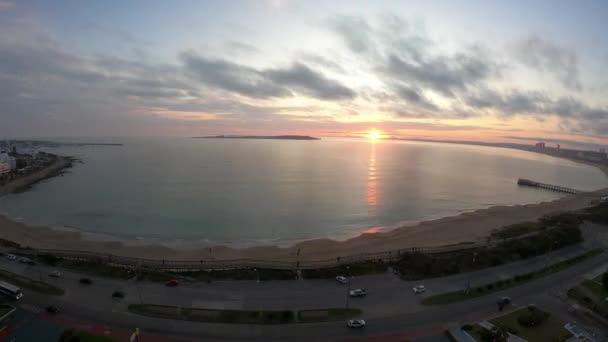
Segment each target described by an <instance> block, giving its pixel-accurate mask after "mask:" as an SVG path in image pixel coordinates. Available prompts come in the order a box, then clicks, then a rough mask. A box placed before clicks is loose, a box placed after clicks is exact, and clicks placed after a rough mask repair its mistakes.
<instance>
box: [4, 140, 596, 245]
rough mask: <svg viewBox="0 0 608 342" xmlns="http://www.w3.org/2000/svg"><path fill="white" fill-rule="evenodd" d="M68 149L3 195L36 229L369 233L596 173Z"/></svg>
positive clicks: (239, 149)
mask: <svg viewBox="0 0 608 342" xmlns="http://www.w3.org/2000/svg"><path fill="white" fill-rule="evenodd" d="M122 142H124V143H125V145H124V146H120V147H102V146H97V147H92V146H90V147H78V148H75V147H71V148H64V149H62V152H64V153H67V154H71V155H76V156H80V157H81V158H82V159H83V160H84V162H85V163H84V164H82V165H79V164H77V165H76V167H75V168H73V169H72V171H71V173H70V174H68V175H66V176H64V177H57V178H53V179H50V180H47V181H45V182H43V183H41V184H38V185H36V186H35V187H34V188H33V190H31V191H29V192H26V193H22V194H16V195H10V196H7V197H4V198H1V199H0V212H1V213H4V214H7V215H8V216H10V217H13V218H17V219H19V220H23V221H25V222H28V223H33V224H44V225H52V226H64V227H71V228H76V229H81V230H84V231H88V232H96V233H105V234H110V235H114V236H118V237H123V238H145V239H163V240H188V241H194V240H203V241H204V240H208V241H210V242H213V243H236V244H256V243H268V242H273V241H275V242H285V241H294V240H301V239H310V238H317V237H331V238H338V239H342V238H348V237H352V236H355V235H357V234H360V233H361V232H363V231H366V230H371V231H374V230H380V229H390V228H393V227H395V226H397V225H399V224H402V223H404V222H411V221H417V220H425V219H432V218H438V217H442V216H447V215H455V214H458V213H460V212H463V211H470V210H474V209H479V208H486V207H490V206H493V205H511V204H522V203H534V202H540V201H546V200H552V199H556V198H558V197H560V196H563V195H562V194H560V193H555V192H550V191H543V190H537V189H532V188H525V187H518V186H517V184H516V181H517V178H519V177H523V178H530V179H534V180H538V181H543V182H547V183H555V184H561V185H564V186H570V187H574V188H578V189H583V190H592V189H598V188H601V187H605V186H606V185H607V183H608V182H607V179H606V177H605V176H604V175H603V174H602V173H601V172H600V171H599V170H597V169H595V168H592V167H589V166H584V165H579V164H576V163H573V162H569V161H565V160H560V159H556V158H551V157H548V156H543V155H539V154H535V153H529V152H523V151H516V150H509V149H500V148H489V147H476V146H463V145H452V144H436V143H418V142H389V141H378V142H375V143H373V142H370V141H363V140H362V141H356V140H334V139H324V140H321V141H277V140H219V139H188V138H172V139H129V140H126V141H122Z"/></svg>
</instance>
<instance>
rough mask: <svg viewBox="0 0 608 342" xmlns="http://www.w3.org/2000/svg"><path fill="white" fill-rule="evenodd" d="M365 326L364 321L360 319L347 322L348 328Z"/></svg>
mask: <svg viewBox="0 0 608 342" xmlns="http://www.w3.org/2000/svg"><path fill="white" fill-rule="evenodd" d="M364 326H365V321H364V320H362V319H351V320H350V321H348V327H349V328H363V327H364Z"/></svg>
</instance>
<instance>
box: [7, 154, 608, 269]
mask: <svg viewBox="0 0 608 342" xmlns="http://www.w3.org/2000/svg"><path fill="white" fill-rule="evenodd" d="M69 160H70V159H69V158H67V157H66V158H61V159H59V160H58V161H56V162H55V163H53V164H51V165H50V166H49V167H47V168H45V169H43V170H40V171H38V172H37V173H36V174H35V175H31V176H28V177H29V178H28V177H25V178H23V179H19V180H18V184H9V185H10V189H12V190H14V189H16V188H22V187H24V186H27V184H29V183H35V182H37V181H40V180H41V179H45V178H48V177H51V176H52V175H54V174H58V173H60V171H61V170H62V169H63V168H65V167H67V166H68V161H69ZM591 165H593V166H596V167H598V168H600V169H601V170H602V171H603V172H604V173H605V174H608V169H607V168H606V167H605V166H603V165H597V164H591ZM26 178H27V179H26ZM28 182H29V183H28ZM15 183H17V182H15ZM5 187H6V186H5ZM10 189H2V190H1V191H2V192H1V193H0V195H1V194H2V193H8V192H9V191H8V190H10ZM607 194H608V189H602V190H597V191H594V192H587V193H580V194H576V195H569V196H566V197H563V198H560V199H557V200H554V201H548V202H541V203H536V204H525V205H513V206H493V207H490V208H487V209H480V210H476V211H472V212H466V213H462V214H460V215H456V216H450V217H444V218H440V219H436V220H429V221H423V222H419V223H415V224H411V225H405V226H401V227H399V228H396V229H393V230H390V231H386V232H383V231H378V232H374V233H365V234H362V235H360V236H357V237H354V238H351V239H348V240H345V241H335V240H331V239H312V240H307V241H302V242H298V243H294V244H293V245H291V246H288V247H279V246H273V245H269V246H256V247H249V248H231V247H228V246H223V245H212V246H210V245H208V244H203V243H200V244H198V243H196V242H192V241H190V242H186V243H183V242H170V241H169V242H163V241H150V240H127V239H119V238H113V237H111V236H103V235H96V234H91V233H87V232H81V231H78V230H70V229H53V228H50V227H43V226H31V225H27V224H24V223H19V222H15V221H13V220H10V219H8V218H6V217H3V216H0V239H4V240H8V241H12V242H15V243H18V244H20V245H21V246H24V247H31V248H40V249H61V250H75V251H92V252H100V253H108V254H113V255H120V256H129V257H139V258H146V259H157V260H210V259H214V260H225V259H241V258H248V259H257V260H268V261H294V262H295V261H313V260H325V259H335V258H338V257H345V256H350V255H357V254H362V253H375V252H385V251H396V250H399V249H410V248H426V247H437V246H446V245H454V244H460V243H470V242H479V241H484V240H485V239H486V238H487V237H488V236H489V235H490V234H491V232H492V231H494V230H496V229H499V228H501V227H504V226H507V225H511V224H515V223H519V222H523V221H534V220H537V219H539V218H541V217H543V216H545V215H550V214H555V213H558V212H564V211H576V210H580V209H583V208H585V207H588V206H590V205H592V204H593V203H594V202H597V201H598V200H599V199H600V198H601V197H602V196H605V195H607Z"/></svg>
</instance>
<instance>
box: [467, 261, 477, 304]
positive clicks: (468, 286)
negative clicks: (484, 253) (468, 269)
mask: <svg viewBox="0 0 608 342" xmlns="http://www.w3.org/2000/svg"><path fill="white" fill-rule="evenodd" d="M476 259H477V252H473V264H472V267H473V270H475V260H476ZM469 292H471V273H469V279H468V280H467V291H466V293H467V294H468V293H469Z"/></svg>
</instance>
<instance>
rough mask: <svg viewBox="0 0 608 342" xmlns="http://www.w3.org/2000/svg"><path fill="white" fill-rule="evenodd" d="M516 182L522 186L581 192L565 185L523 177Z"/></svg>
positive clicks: (570, 192) (573, 192)
mask: <svg viewBox="0 0 608 342" xmlns="http://www.w3.org/2000/svg"><path fill="white" fill-rule="evenodd" d="M517 184H518V185H523V186H532V187H535V188H542V189H547V190H553V191H559V192H566V193H569V194H580V193H581V192H583V191H581V190H576V189H572V188H567V187H565V186H559V185H553V184H546V183H541V182H536V181H533V180H529V179H524V178H520V179H518V180H517Z"/></svg>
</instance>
